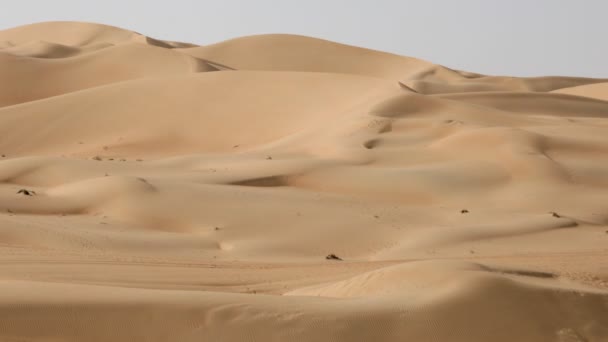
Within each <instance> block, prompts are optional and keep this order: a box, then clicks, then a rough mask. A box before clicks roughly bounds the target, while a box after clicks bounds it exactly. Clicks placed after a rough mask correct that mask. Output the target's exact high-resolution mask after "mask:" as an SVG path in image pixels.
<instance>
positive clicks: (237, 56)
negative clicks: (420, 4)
mask: <svg viewBox="0 0 608 342" xmlns="http://www.w3.org/2000/svg"><path fill="white" fill-rule="evenodd" d="M0 76H1V77H2V79H3V80H5V81H4V82H2V83H1V85H0V136H1V137H2V139H0V156H1V157H0V181H1V183H0V212H1V214H0V272H1V273H0V274H1V275H2V277H1V278H0V315H1V316H2V319H0V339H1V340H2V341H85V340H86V341H249V340H250V341H410V340H411V341H560V342H566V341H568V342H570V341H606V340H608V247H607V246H608V207H607V204H606V203H608V177H607V176H606V175H607V174H608V135H607V134H606V132H608V102H605V100H608V88H606V86H605V85H606V84H608V80H601V79H585V78H567V77H542V78H513V77H497V76H485V75H479V74H474V73H469V72H463V71H457V70H452V69H449V68H445V67H442V66H438V65H434V64H432V63H429V62H425V61H421V60H417V59H414V58H409V57H401V56H396V55H391V54H387V53H382V52H377V51H372V50H366V49H361V48H356V47H351V46H345V45H341V44H337V43H332V42H328V41H322V40H318V39H313V38H307V37H300V36H289V35H262V36H252V37H243V38H238V39H233V40H229V41H226V42H221V43H217V44H213V45H208V46H194V45H191V44H185V43H178V42H167V41H161V40H156V39H152V38H149V37H146V36H143V35H141V34H138V33H134V32H131V31H128V30H123V29H119V28H114V27H109V26H104V25H96V24H87V23H68V22H56V23H41V24H34V25H29V26H24V27H18V28H14V29H9V30H5V31H0ZM20 189H26V190H28V191H34V192H35V194H33V195H32V196H27V195H24V194H22V193H17V192H18V191H19V190H20ZM331 253H333V254H336V255H338V256H339V257H341V258H342V259H344V260H343V261H334V260H326V259H325V256H326V255H328V254H331Z"/></svg>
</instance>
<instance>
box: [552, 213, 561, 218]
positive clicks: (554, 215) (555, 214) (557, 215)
mask: <svg viewBox="0 0 608 342" xmlns="http://www.w3.org/2000/svg"><path fill="white" fill-rule="evenodd" d="M551 215H552V216H553V217H557V218H560V217H561V216H560V215H559V214H558V213H556V212H551Z"/></svg>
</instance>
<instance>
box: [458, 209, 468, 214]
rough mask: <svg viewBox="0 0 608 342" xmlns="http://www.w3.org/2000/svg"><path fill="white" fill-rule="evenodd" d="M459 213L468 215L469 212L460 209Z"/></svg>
mask: <svg viewBox="0 0 608 342" xmlns="http://www.w3.org/2000/svg"><path fill="white" fill-rule="evenodd" d="M460 213H461V214H468V213H469V211H468V210H466V209H462V210H461V211H460Z"/></svg>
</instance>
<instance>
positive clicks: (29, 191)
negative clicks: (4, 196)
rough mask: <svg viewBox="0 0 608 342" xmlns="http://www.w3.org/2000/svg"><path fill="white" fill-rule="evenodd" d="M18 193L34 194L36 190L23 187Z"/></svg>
mask: <svg viewBox="0 0 608 342" xmlns="http://www.w3.org/2000/svg"><path fill="white" fill-rule="evenodd" d="M17 193H18V194H23V195H25V196H34V195H35V194H36V192H35V191H32V190H26V189H21V190H19V191H17Z"/></svg>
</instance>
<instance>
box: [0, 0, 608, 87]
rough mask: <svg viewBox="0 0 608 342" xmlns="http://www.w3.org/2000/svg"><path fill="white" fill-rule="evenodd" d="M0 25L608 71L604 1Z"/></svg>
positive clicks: (332, 5) (61, 13) (142, 9)
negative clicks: (99, 26)
mask: <svg viewBox="0 0 608 342" xmlns="http://www.w3.org/2000/svg"><path fill="white" fill-rule="evenodd" d="M0 3H2V5H3V6H2V15H1V16H0V29H3V28H9V27H13V26H18V25H23V24H28V23H33V22H40V21H50V20H78V21H92V22H99V23H104V24H109V25H114V26H120V27H124V28H128V29H131V30H134V31H137V32H140V33H143V34H146V35H149V36H152V37H155V38H160V39H171V40H181V41H187V42H193V43H198V44H208V43H213V42H217V41H221V40H224V39H228V38H232V37H237V36H243V35H252V34H260V33H295V34H303V35H308V36H314V37H319V38H325V39H329V40H334V41H338V42H342V43H347V44H352V45H358V46H363V47H367V48H373V49H378V50H383V51H389V52H394V53H398V54H402V55H408V56H413V57H418V58H422V59H427V60H430V61H432V62H435V63H439V64H443V65H446V66H449V67H453V68H457V69H464V70H469V71H475V72H481V73H488V74H508V75H517V76H520V75H522V76H524V75H525V76H537V75H557V74H559V75H578V76H590V77H608V0H394V1H392V0H375V1H373V0H365V1H364V0H350V1H348V0H214V1H208V0H198V1H197V0H171V1H160V0H146V1H144V0H103V1H91V0H89V1H87V0H53V1H49V0H2V1H1V2H0Z"/></svg>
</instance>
